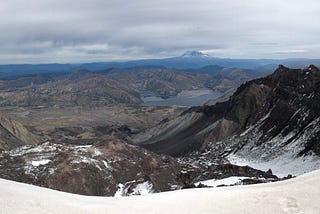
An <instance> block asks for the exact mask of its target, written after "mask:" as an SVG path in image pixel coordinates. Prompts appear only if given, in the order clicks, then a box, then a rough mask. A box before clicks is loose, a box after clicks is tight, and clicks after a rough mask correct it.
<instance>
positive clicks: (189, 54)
mask: <svg viewBox="0 0 320 214" xmlns="http://www.w3.org/2000/svg"><path fill="white" fill-rule="evenodd" d="M182 57H210V55H209V54H205V53H202V52H201V51H187V52H185V53H184V54H182Z"/></svg>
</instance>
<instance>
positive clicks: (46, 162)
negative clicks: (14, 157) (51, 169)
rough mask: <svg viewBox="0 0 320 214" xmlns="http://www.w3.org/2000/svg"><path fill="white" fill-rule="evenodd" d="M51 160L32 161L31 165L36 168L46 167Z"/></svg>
mask: <svg viewBox="0 0 320 214" xmlns="http://www.w3.org/2000/svg"><path fill="white" fill-rule="evenodd" d="M50 161H51V160H38V161H32V162H31V164H32V166H35V167H38V166H41V165H46V164H48V163H49V162H50Z"/></svg>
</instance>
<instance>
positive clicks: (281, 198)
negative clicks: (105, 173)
mask: <svg viewBox="0 0 320 214" xmlns="http://www.w3.org/2000/svg"><path fill="white" fill-rule="evenodd" d="M0 189H1V191H0V213H4V214H7V213H8V214H16V213H37V214H42V213H58V214H60V213H77V214H82V213H99V214H100V213H130V214H135V213H139V214H141V213H170V214H174V213H179V214H180V213H184V214H188V213H197V214H202V213H219V214H229V213H246V214H250V213H254V214H257V213H268V214H269V213H277V214H281V213H285V214H287V213H307V214H313V213H314V214H319V213H320V203H319V200H320V170H318V171H315V172H311V173H309V174H306V175H303V176H300V177H298V178H294V179H290V180H286V181H282V182H275V183H267V184H258V185H249V186H236V187H225V188H203V189H187V190H179V191H173V192H164V193H159V194H151V195H146V196H137V197H125V198H111V197H89V196H81V195H74V194H69V193H63V192H59V191H54V190H50V189H46V188H41V187H35V186H32V185H27V184H22V183H17V182H13V181H8V180H3V179H0Z"/></svg>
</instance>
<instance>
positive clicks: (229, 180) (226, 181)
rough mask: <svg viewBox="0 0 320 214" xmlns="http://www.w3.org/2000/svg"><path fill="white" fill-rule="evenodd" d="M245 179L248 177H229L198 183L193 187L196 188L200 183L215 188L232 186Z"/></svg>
mask: <svg viewBox="0 0 320 214" xmlns="http://www.w3.org/2000/svg"><path fill="white" fill-rule="evenodd" d="M247 178H249V177H238V176H231V177H228V178H224V179H220V180H217V179H211V180H205V181H200V182H197V183H195V185H196V186H198V185H199V184H200V183H201V184H204V185H206V186H210V187H217V186H219V185H233V184H237V183H239V182H241V181H242V180H244V179H247Z"/></svg>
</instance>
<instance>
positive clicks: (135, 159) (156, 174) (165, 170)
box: [0, 140, 278, 196]
mask: <svg viewBox="0 0 320 214" xmlns="http://www.w3.org/2000/svg"><path fill="white" fill-rule="evenodd" d="M229 176H249V177H252V178H256V179H258V180H259V179H262V178H263V179H268V181H275V180H277V179H278V178H277V177H276V176H273V175H272V174H270V173H266V172H262V171H259V170H255V169H252V168H250V167H239V166H234V165H231V164H223V165H207V166H202V165H193V164H190V163H188V162H185V161H183V160H176V159H174V158H172V157H169V156H164V155H157V154H154V153H151V152H148V151H147V150H144V149H141V148H139V147H135V146H132V145H128V144H126V143H124V142H122V141H119V140H114V141H109V142H105V143H97V144H94V145H83V146H71V145H62V144H54V143H49V142H47V143H44V144H41V145H38V146H23V147H19V148H17V149H14V150H11V151H6V152H2V153H0V177H1V178H4V179H9V180H15V181H19V182H24V183H30V184H34V185H39V186H43V187H48V188H52V189H56V190H61V191H66V192H71V193H77V194H83V195H96V196H114V195H116V196H128V195H139V194H145V193H152V192H162V191H169V190H176V189H181V188H187V187H189V188H191V187H195V185H194V183H195V182H197V181H201V180H206V179H221V178H225V177H229Z"/></svg>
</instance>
